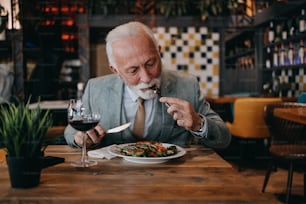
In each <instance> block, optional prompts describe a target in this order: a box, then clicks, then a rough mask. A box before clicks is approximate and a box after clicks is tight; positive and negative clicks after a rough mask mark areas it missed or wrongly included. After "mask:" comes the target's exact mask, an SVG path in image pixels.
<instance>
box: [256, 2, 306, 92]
mask: <svg viewBox="0 0 306 204" xmlns="http://www.w3.org/2000/svg"><path fill="white" fill-rule="evenodd" d="M301 8H302V9H301ZM301 10H303V7H298V8H296V9H295V10H294V11H293V12H290V13H291V15H289V14H288V15H286V16H284V17H282V19H281V18H280V17H275V18H273V19H271V20H270V21H269V22H266V23H265V24H263V25H262V27H263V29H264V32H263V39H262V40H263V44H264V46H263V49H262V56H263V66H262V67H263V75H262V76H263V78H262V81H263V84H270V85H271V92H274V94H275V95H279V94H280V93H281V92H282V91H283V93H282V94H285V95H282V96H296V95H298V94H299V92H300V91H301V87H302V86H304V85H301V84H300V83H301V82H299V81H296V80H295V78H296V76H297V75H301V71H300V70H301V69H304V70H305V68H306V29H305V26H306V24H305V14H304V13H305V11H304V10H305V9H304V10H303V11H302V12H300V11H301ZM292 16H293V17H292ZM271 22H272V24H274V27H271ZM271 33H272V35H271ZM271 36H272V38H271ZM293 87H294V88H293ZM284 90H285V91H284Z"/></svg>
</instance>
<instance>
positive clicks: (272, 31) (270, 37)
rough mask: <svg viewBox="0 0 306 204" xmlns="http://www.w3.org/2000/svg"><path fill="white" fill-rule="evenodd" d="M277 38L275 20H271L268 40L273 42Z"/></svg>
mask: <svg viewBox="0 0 306 204" xmlns="http://www.w3.org/2000/svg"><path fill="white" fill-rule="evenodd" d="M274 38H275V30H274V22H273V21H270V25H269V35H268V41H269V43H273V42H274Z"/></svg>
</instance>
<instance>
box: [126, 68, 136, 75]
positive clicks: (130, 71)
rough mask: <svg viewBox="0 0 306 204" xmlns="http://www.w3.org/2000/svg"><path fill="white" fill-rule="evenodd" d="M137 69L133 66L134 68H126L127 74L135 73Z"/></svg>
mask: <svg viewBox="0 0 306 204" xmlns="http://www.w3.org/2000/svg"><path fill="white" fill-rule="evenodd" d="M137 70H138V68H137V67H134V68H130V69H129V70H128V72H127V73H128V74H136V73H137Z"/></svg>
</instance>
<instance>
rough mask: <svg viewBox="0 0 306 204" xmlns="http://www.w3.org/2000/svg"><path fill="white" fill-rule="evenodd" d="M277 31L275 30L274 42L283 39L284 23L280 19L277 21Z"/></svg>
mask: <svg viewBox="0 0 306 204" xmlns="http://www.w3.org/2000/svg"><path fill="white" fill-rule="evenodd" d="M274 27H275V32H274V42H275V43H276V42H279V41H281V40H282V24H281V22H280V21H276V22H275V26H274Z"/></svg>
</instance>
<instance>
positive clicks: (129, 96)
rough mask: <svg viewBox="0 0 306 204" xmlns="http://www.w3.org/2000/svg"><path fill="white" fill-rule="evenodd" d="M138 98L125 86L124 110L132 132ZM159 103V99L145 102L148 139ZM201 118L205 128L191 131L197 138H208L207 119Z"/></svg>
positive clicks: (145, 130)
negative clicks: (149, 128) (149, 129)
mask: <svg viewBox="0 0 306 204" xmlns="http://www.w3.org/2000/svg"><path fill="white" fill-rule="evenodd" d="M137 98H138V95H136V94H135V93H134V92H133V91H132V90H131V89H130V88H129V87H128V86H125V90H124V95H123V103H124V110H125V114H126V117H127V120H128V121H130V122H131V123H132V125H131V126H130V129H131V130H133V128H134V118H135V115H136V110H137V106H138V103H137ZM157 102H159V101H158V97H154V98H153V99H149V100H145V101H144V107H145V117H146V119H145V129H144V136H143V137H144V138H146V136H147V135H148V127H150V125H151V124H152V123H153V119H154V113H155V107H156V103H157ZM201 117H202V118H203V119H204V126H203V127H202V129H201V131H199V132H195V131H190V132H191V133H192V134H193V135H194V136H196V137H206V135H207V123H206V118H205V117H204V116H201Z"/></svg>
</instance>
